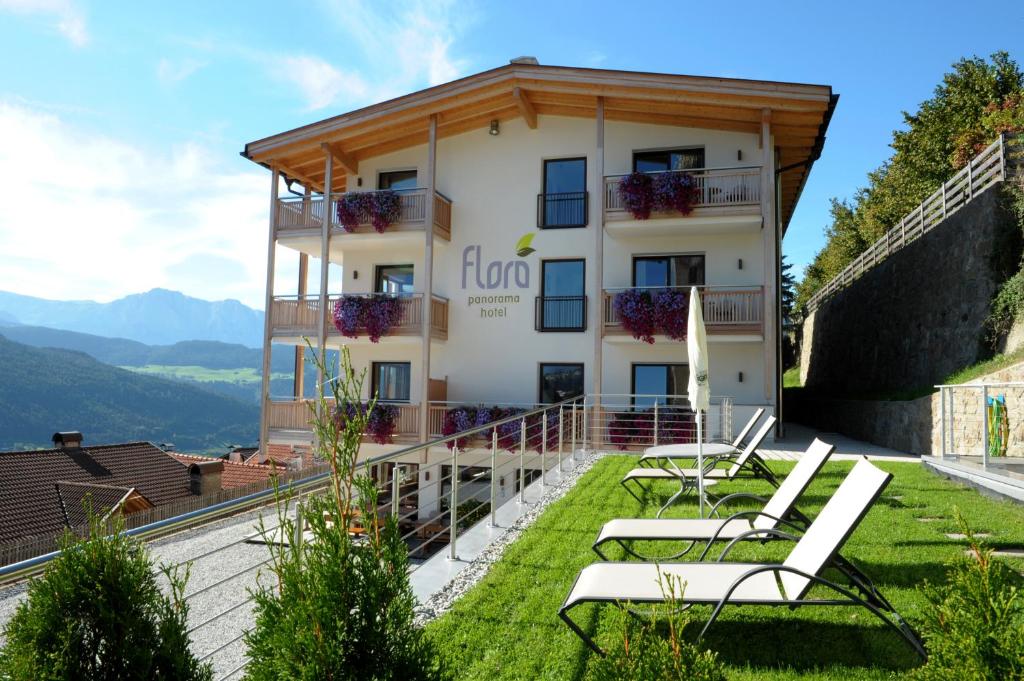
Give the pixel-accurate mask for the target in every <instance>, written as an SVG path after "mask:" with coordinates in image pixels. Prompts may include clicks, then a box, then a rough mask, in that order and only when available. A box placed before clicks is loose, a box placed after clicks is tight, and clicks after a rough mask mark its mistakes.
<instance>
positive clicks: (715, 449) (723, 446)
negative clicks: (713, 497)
mask: <svg viewBox="0 0 1024 681" xmlns="http://www.w3.org/2000/svg"><path fill="white" fill-rule="evenodd" d="M763 415H764V408H763V407H758V408H757V411H755V412H754V415H753V416H751V417H750V420H749V421H747V424H746V425H745V426H743V430H741V431H740V434H739V435H737V436H736V438H735V439H734V440H733V441H732V442H726V441H724V440H716V441H714V442H711V443H705V444H710V445H711V446H710V447H708V449H709V450H710V451H711V452H712V455H713V456H716V457H718V458H725V457H728V456H738V455H739V453H740V452H741V451H743V442H744V440H746V439H747V436H748V435H750V431H751V430H753V429H754V426H756V425H757V422H758V421H760V420H761V417H762V416H763ZM695 449H696V445H695V444H693V443H686V444H675V445H658V446H656V447H648V448H647V449H645V450H644V453H643V455H642V456H641V457H640V465H641V466H645V465H654V466H657V465H658V461H660V460H661V459H674V460H676V461H678V460H680V459H691V460H693V459H696V458H697V454H696V452H695Z"/></svg>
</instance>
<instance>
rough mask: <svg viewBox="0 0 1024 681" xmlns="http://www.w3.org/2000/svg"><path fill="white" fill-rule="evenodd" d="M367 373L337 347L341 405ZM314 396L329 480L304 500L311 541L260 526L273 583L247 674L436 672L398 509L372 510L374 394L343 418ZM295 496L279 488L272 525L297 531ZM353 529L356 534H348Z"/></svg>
mask: <svg viewBox="0 0 1024 681" xmlns="http://www.w3.org/2000/svg"><path fill="white" fill-rule="evenodd" d="M317 361H318V362H320V361H321V360H319V359H318V360H317ZM325 373H326V371H325ZM363 378H364V375H360V376H359V377H356V376H355V375H354V372H353V371H352V368H351V360H350V358H349V354H348V350H347V349H346V348H342V352H341V375H340V377H339V378H338V379H337V380H334V381H332V382H331V384H330V385H331V389H332V391H333V393H334V398H335V404H336V405H339V408H341V409H345V408H346V406H347V405H354V404H359V403H360V401H359V400H360V395H361V392H362V383H363ZM317 402H318V405H319V408H318V409H316V410H314V413H313V415H312V418H313V428H314V431H315V433H316V441H317V442H318V454H319V455H320V456H322V457H323V458H324V459H325V460H327V461H328V462H329V463H330V466H331V484H330V486H329V490H328V491H327V493H325V494H319V495H314V496H311V497H309V498H308V499H306V500H305V501H304V502H303V506H301V507H300V508H301V514H302V518H303V519H304V522H305V523H306V525H307V529H308V532H309V537H308V538H307V539H305V540H303V541H298V542H281V541H278V540H277V539H276V538H275V537H272V536H271V535H270V533H269V532H266V531H264V534H265V536H266V537H267V539H268V542H267V545H268V546H269V547H270V554H271V570H272V573H273V580H272V582H273V583H272V584H262V585H261V586H260V587H259V588H257V589H256V590H254V591H253V597H254V602H255V617H256V623H255V628H254V629H253V630H252V631H251V632H250V633H249V634H247V635H246V642H247V643H248V646H249V664H248V667H247V678H248V679H252V680H254V681H262V680H264V679H266V680H268V681H269V680H270V679H310V680H312V679H336V680H344V679H353V680H355V679H359V680H360V681H364V680H367V681H369V680H380V681H384V680H391V679H395V680H398V679H402V680H405V679H410V680H415V679H437V678H442V673H441V671H440V667H439V662H438V657H437V655H436V654H435V653H434V651H433V648H432V647H431V646H430V644H429V643H428V642H427V640H426V639H425V638H424V637H423V634H422V630H421V629H419V628H417V627H415V626H414V625H413V616H414V608H415V597H414V596H413V593H412V588H411V586H410V584H409V570H408V547H407V546H406V545H405V542H404V541H403V540H402V538H401V534H400V532H399V529H398V525H397V522H396V520H395V519H394V517H392V516H390V515H388V516H385V518H383V519H381V517H380V516H378V514H377V506H378V505H377V488H376V485H375V484H374V482H373V480H372V479H371V478H370V477H369V476H368V475H365V474H363V473H360V472H359V468H358V464H357V460H358V454H359V444H360V441H361V438H362V435H363V432H364V430H365V428H366V420H367V414H369V413H371V412H372V410H373V404H374V402H373V401H371V403H370V407H369V408H368V409H353V410H350V411H351V416H350V417H349V418H347V419H343V420H339V419H335V418H333V412H332V409H331V408H330V405H329V403H328V401H327V400H325V399H324V395H323V388H321V389H320V394H319V395H318V399H317ZM291 502H292V499H291V498H290V497H289V495H288V494H287V493H284V494H280V495H279V499H278V524H279V525H280V527H281V530H278V531H280V532H282V533H284V536H286V537H289V538H292V537H294V536H295V533H296V528H295V521H294V520H292V519H291V518H289V517H288V513H287V512H288V508H289V506H290V504H291ZM356 527H358V528H360V530H361V532H359V534H358V536H354V535H353V534H350V532H349V530H350V529H353V530H354V529H355V528H356ZM276 536H280V535H276Z"/></svg>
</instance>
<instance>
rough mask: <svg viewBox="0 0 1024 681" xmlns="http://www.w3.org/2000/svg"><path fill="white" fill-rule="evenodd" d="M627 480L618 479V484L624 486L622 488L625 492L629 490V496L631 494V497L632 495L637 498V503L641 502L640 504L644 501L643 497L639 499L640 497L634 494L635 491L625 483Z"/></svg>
mask: <svg viewBox="0 0 1024 681" xmlns="http://www.w3.org/2000/svg"><path fill="white" fill-rule="evenodd" d="M628 482H629V480H620V481H619V484H620V485H622V486H623V487H624V488H625V489H626V491H627V492H629V494H630V495H631V496H632V497H633V498H634V499H636V500H637V502H638V503H641V504H642V503H644V501H643V499H641V498H640V497H638V496H637V495H636V492H634V491H633V490H632V489H630V487H629V485H628V484H626V483H628Z"/></svg>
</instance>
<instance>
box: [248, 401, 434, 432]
mask: <svg viewBox="0 0 1024 681" xmlns="http://www.w3.org/2000/svg"><path fill="white" fill-rule="evenodd" d="M313 402H314V400H311V399H302V400H271V401H269V402H267V422H268V423H269V425H270V428H271V429H273V430H296V431H305V432H310V433H311V432H312V430H313V428H312V426H311V425H310V419H311V416H310V405H312V404H313ZM327 402H328V404H330V405H331V406H332V407H333V405H334V400H333V399H328V400H327ZM394 406H395V407H397V408H398V421H397V423H396V424H395V435H394V439H395V440H396V441H401V442H410V441H413V440H416V439H417V438H418V435H419V428H420V405H418V404H396V405H394Z"/></svg>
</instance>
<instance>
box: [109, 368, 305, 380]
mask: <svg viewBox="0 0 1024 681" xmlns="http://www.w3.org/2000/svg"><path fill="white" fill-rule="evenodd" d="M121 368H122V369H127V370H128V371H134V372H136V373H139V374H147V375H150V376H160V377H162V378H173V379H177V380H188V381H198V382H199V383H212V382H215V381H222V382H225V383H259V382H260V372H259V369H254V368H251V367H242V368H237V369H210V368H207V367H200V366H176V365H170V364H147V365H145V366H139V367H130V366H125V367H121ZM272 378H287V375H285V374H273V375H272Z"/></svg>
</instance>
